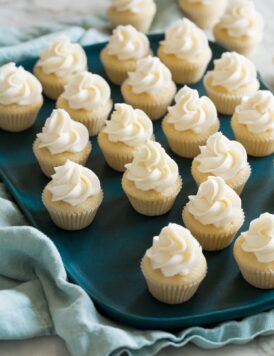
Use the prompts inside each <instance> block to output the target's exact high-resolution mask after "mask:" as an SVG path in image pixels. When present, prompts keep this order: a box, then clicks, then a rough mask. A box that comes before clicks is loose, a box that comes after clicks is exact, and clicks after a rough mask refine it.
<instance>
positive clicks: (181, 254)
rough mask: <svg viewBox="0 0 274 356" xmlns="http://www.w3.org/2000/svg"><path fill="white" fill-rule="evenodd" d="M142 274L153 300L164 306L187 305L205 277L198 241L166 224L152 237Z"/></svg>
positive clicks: (144, 259)
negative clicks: (164, 304) (165, 304)
mask: <svg viewBox="0 0 274 356" xmlns="http://www.w3.org/2000/svg"><path fill="white" fill-rule="evenodd" d="M141 270H142V272H143V275H144V277H145V279H146V282H147V286H148V289H149V291H150V293H151V294H152V295H153V297H154V298H156V299H158V300H159V301H160V302H163V303H167V304H180V303H184V302H186V301H188V300H189V299H190V298H191V297H192V296H193V295H194V294H195V292H196V291H197V289H198V287H199V285H200V283H201V282H202V280H203V279H204V278H205V276H206V273H207V263H206V259H205V256H204V255H203V252H202V248H201V246H200V244H199V243H198V241H197V240H196V239H195V238H194V237H193V236H192V235H191V233H190V231H189V230H187V229H185V228H184V227H182V226H180V225H177V224H172V223H169V224H168V226H166V227H164V228H163V229H162V230H161V232H160V234H159V236H154V237H153V244H152V246H151V247H150V248H149V249H148V250H147V251H146V253H145V255H144V257H143V259H142V262H141Z"/></svg>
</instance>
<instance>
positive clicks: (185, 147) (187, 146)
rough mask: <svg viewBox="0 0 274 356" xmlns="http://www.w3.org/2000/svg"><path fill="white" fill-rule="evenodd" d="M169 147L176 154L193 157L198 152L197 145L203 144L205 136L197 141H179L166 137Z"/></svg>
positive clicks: (205, 139)
mask: <svg viewBox="0 0 274 356" xmlns="http://www.w3.org/2000/svg"><path fill="white" fill-rule="evenodd" d="M167 140H168V144H169V147H170V149H171V150H172V151H173V152H174V153H176V154H177V155H178V156H181V157H186V158H193V157H196V156H197V155H198V154H199V153H200V149H199V146H202V145H205V143H206V141H207V137H203V139H201V140H198V139H197V141H195V142H194V141H193V142H190V141H183V140H181V141H179V140H174V139H173V138H167Z"/></svg>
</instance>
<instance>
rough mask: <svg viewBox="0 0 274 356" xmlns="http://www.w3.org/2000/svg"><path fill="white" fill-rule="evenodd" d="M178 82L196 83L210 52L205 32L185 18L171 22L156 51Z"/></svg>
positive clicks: (204, 67)
mask: <svg viewBox="0 0 274 356" xmlns="http://www.w3.org/2000/svg"><path fill="white" fill-rule="evenodd" d="M157 55H158V57H159V58H160V59H161V61H162V62H163V63H164V64H165V65H166V66H167V67H168V68H169V69H170V71H171V73H172V78H173V80H174V81H175V82H176V83H178V84H190V83H197V82H198V81H199V80H200V79H201V78H202V77H203V75H204V72H205V70H206V67H207V65H208V63H209V61H210V59H211V56H212V52H211V49H210V47H209V45H208V39H207V37H206V34H205V33H204V32H203V31H202V30H201V29H200V28H199V27H197V26H196V25H195V24H194V23H193V22H191V21H190V20H188V19H187V18H184V19H180V20H178V21H176V22H175V23H173V24H172V25H171V26H170V27H169V28H168V29H167V31H166V33H165V40H164V41H161V42H160V46H159V48H158V52H157Z"/></svg>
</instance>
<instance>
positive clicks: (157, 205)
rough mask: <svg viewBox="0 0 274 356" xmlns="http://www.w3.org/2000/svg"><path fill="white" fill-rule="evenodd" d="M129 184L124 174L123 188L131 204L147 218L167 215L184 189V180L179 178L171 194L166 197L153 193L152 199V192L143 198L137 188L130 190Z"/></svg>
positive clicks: (146, 193)
mask: <svg viewBox="0 0 274 356" xmlns="http://www.w3.org/2000/svg"><path fill="white" fill-rule="evenodd" d="M128 182H129V181H128V180H127V178H126V177H125V173H124V175H123V178H122V188H123V190H124V192H125V193H126V195H127V197H128V200H129V202H130V204H131V205H132V207H133V208H134V209H135V210H136V211H137V212H138V213H140V214H143V215H147V216H158V215H163V214H165V213H167V212H168V211H169V210H170V209H171V208H172V206H173V204H174V202H175V199H176V197H177V195H178V194H179V192H180V190H181V188H182V180H181V178H179V179H178V181H177V184H176V183H175V184H174V187H173V188H174V189H173V191H172V190H171V191H170V194H167V195H164V194H163V193H159V192H156V191H153V193H154V194H153V197H152V196H150V191H147V192H145V194H143V196H141V194H139V195H138V193H139V190H138V189H137V188H135V187H134V189H130V188H129V187H128ZM130 183H132V182H130ZM132 184H134V183H132ZM141 193H144V192H141Z"/></svg>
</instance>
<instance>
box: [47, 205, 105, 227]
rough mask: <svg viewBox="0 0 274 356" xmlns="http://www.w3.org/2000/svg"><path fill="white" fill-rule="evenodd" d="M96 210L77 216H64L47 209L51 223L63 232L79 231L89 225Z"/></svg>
mask: <svg viewBox="0 0 274 356" xmlns="http://www.w3.org/2000/svg"><path fill="white" fill-rule="evenodd" d="M97 210H98V208H97V209H95V210H92V211H83V212H82V213H79V214H65V213H62V212H59V213H58V212H56V211H53V210H51V209H48V212H49V214H50V217H51V219H52V221H53V222H54V223H55V224H56V225H57V226H59V227H60V228H62V229H64V230H81V229H84V228H85V227H87V226H88V225H90V224H91V223H92V221H93V219H94V217H95V215H96V212H97Z"/></svg>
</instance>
